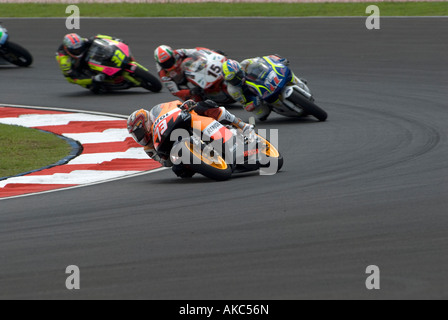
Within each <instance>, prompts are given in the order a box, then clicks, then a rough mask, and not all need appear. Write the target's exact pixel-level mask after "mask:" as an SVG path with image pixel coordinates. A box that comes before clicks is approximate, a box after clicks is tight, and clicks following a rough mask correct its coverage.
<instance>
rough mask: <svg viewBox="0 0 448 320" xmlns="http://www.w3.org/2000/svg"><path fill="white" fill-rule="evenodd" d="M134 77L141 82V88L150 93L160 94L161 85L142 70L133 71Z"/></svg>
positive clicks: (155, 78) (156, 79)
mask: <svg viewBox="0 0 448 320" xmlns="http://www.w3.org/2000/svg"><path fill="white" fill-rule="evenodd" d="M135 77H136V78H137V79H138V80H139V81H141V86H142V87H143V88H145V89H146V90H149V91H152V92H160V90H162V83H161V82H160V81H159V79H158V78H157V77H155V76H153V75H152V74H150V73H149V72H148V71H146V70H144V69H142V68H137V70H135Z"/></svg>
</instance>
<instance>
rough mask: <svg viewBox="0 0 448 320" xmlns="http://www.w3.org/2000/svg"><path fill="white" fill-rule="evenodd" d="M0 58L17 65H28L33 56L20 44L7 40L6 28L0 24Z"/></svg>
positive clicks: (31, 61)
mask: <svg viewBox="0 0 448 320" xmlns="http://www.w3.org/2000/svg"><path fill="white" fill-rule="evenodd" d="M0 58H2V59H4V60H6V61H8V62H9V63H12V64H15V65H17V66H19V67H29V66H30V65H31V64H32V63H33V57H32V55H31V53H29V51H28V50H26V49H25V48H23V47H22V46H20V45H18V44H16V43H14V42H11V41H9V34H8V30H6V28H4V27H3V26H1V25H0Z"/></svg>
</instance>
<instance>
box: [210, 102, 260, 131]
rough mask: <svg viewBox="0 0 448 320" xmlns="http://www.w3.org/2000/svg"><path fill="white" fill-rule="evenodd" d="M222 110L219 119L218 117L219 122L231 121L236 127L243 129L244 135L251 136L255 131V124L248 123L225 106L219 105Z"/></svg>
mask: <svg viewBox="0 0 448 320" xmlns="http://www.w3.org/2000/svg"><path fill="white" fill-rule="evenodd" d="M219 109H220V110H221V114H220V115H219V117H218V119H216V120H217V121H218V122H222V121H227V122H230V124H231V125H233V126H234V127H235V128H239V129H241V130H242V131H243V135H245V136H249V135H251V134H252V133H253V132H254V126H253V125H251V124H248V123H246V122H244V121H243V120H241V119H240V118H238V117H237V116H235V115H234V114H232V113H230V112H229V111H227V109H226V108H224V107H219Z"/></svg>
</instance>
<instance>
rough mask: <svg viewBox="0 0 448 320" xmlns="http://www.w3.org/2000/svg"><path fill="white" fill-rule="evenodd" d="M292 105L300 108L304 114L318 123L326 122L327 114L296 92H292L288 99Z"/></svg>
mask: <svg viewBox="0 0 448 320" xmlns="http://www.w3.org/2000/svg"><path fill="white" fill-rule="evenodd" d="M288 100H290V101H291V102H292V103H294V104H295V105H297V106H299V107H301V108H302V109H303V110H304V111H305V113H306V114H309V115H312V116H314V117H315V118H316V119H318V120H319V121H325V120H327V117H328V114H327V113H326V112H325V111H324V110H322V109H321V108H320V107H318V106H317V105H316V104H315V103H314V102H312V101H310V100H308V99H307V98H305V97H304V96H302V95H301V94H300V93H298V92H297V91H294V92H293V93H292V95H291V96H290V97H289V98H288Z"/></svg>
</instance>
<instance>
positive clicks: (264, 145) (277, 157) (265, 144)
mask: <svg viewBox="0 0 448 320" xmlns="http://www.w3.org/2000/svg"><path fill="white" fill-rule="evenodd" d="M257 136H258V139H259V141H260V142H261V146H260V152H261V153H262V154H263V155H264V156H265V157H266V159H267V160H268V161H267V164H261V165H260V167H261V168H269V167H272V166H273V165H275V166H276V167H275V168H273V169H274V170H275V172H272V173H277V172H279V171H280V170H281V169H282V168H283V156H282V155H281V154H280V152H279V151H278V150H277V148H276V147H275V146H274V145H273V144H272V143H270V142H269V141H268V140H267V139H265V138H263V137H262V136H260V135H258V134H257Z"/></svg>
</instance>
